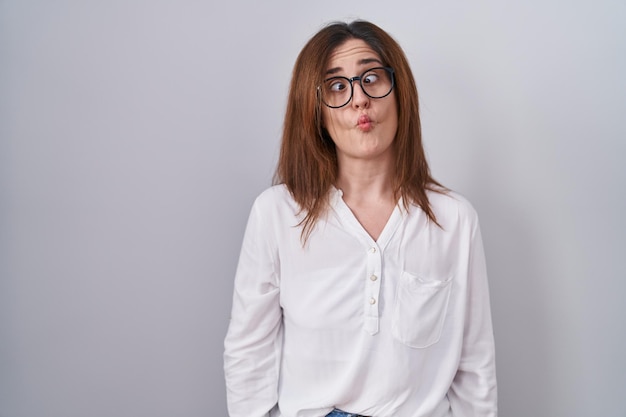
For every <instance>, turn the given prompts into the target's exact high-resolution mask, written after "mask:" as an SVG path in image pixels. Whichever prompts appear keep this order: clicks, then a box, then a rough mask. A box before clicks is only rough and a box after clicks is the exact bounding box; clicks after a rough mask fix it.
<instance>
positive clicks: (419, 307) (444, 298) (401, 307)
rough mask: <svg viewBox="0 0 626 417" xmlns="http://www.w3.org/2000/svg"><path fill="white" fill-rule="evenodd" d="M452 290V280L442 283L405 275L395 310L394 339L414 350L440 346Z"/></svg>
mask: <svg viewBox="0 0 626 417" xmlns="http://www.w3.org/2000/svg"><path fill="white" fill-rule="evenodd" d="M451 288H452V277H450V278H447V279H446V280H444V281H442V280H437V279H429V278H425V277H422V276H419V275H413V274H409V273H408V272H403V273H402V276H401V277H400V281H399V282H398V288H397V291H396V300H395V305H394V308H393V316H392V328H391V332H392V334H393V336H394V337H395V338H396V339H397V340H398V341H400V342H402V343H404V344H405V345H407V346H410V347H414V348H425V347H428V346H430V345H433V344H435V343H437V342H438V341H439V338H440V337H441V330H442V329H443V323H444V320H445V318H446V312H447V310H448V302H449V300H450V290H451Z"/></svg>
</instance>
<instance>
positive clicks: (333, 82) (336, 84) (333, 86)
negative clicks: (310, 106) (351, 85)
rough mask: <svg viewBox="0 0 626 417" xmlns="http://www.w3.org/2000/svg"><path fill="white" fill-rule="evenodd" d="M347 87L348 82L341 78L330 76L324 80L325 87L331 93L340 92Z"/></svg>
mask: <svg viewBox="0 0 626 417" xmlns="http://www.w3.org/2000/svg"><path fill="white" fill-rule="evenodd" d="M346 88H348V82H347V81H346V80H344V79H343V78H332V79H330V80H328V81H326V89H327V90H328V91H329V92H331V93H341V92H342V91H344V90H345V89H346Z"/></svg>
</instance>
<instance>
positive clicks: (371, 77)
mask: <svg viewBox="0 0 626 417" xmlns="http://www.w3.org/2000/svg"><path fill="white" fill-rule="evenodd" d="M379 78H380V77H379V75H378V74H377V73H376V72H370V73H369V74H366V75H364V76H363V83H365V84H374V83H375V82H376V81H378V79H379Z"/></svg>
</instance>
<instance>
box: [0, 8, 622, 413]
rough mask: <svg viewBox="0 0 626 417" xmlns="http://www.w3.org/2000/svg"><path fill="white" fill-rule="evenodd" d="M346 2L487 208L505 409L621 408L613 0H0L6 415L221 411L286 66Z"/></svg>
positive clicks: (482, 210) (447, 168)
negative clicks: (243, 269)
mask: <svg viewBox="0 0 626 417" xmlns="http://www.w3.org/2000/svg"><path fill="white" fill-rule="evenodd" d="M355 17H360V18H365V19H369V20H372V21H373V22H375V23H377V24H378V25H380V26H381V27H383V28H384V29H386V30H387V31H388V32H390V33H391V34H392V35H393V36H394V37H395V38H396V39H397V40H398V41H399V42H400V44H401V45H402V46H403V48H404V49H405V51H406V53H407V55H408V57H409V59H410V62H411V65H412V68H413V70H414V75H415V77H416V80H417V83H418V88H419V91H420V95H421V103H422V116H423V123H424V136H425V144H426V148H427V152H428V155H429V158H430V161H431V164H432V170H433V174H434V175H435V177H436V178H437V179H439V180H440V181H441V182H443V183H444V184H445V185H447V186H449V187H450V188H453V189H455V190H456V191H458V192H461V193H462V194H464V195H466V196H467V197H468V198H469V199H470V200H471V201H472V202H473V203H474V205H475V206H476V208H477V210H478V212H479V215H480V217H481V224H482V229H483V237H484V239H485V246H486V251H487V257H488V263H489V273H490V283H491V291H492V306H493V316H494V324H495V332H496V341H497V355H498V357H497V361H498V363H497V365H498V378H499V391H500V410H501V412H500V415H501V416H503V417H556V416H564V417H591V416H593V417H596V416H603V417H624V416H626V360H625V359H624V352H626V324H624V316H625V313H624V311H625V307H624V306H625V303H624V299H625V298H626V273H625V270H626V268H625V258H626V238H625V233H626V222H625V220H624V212H625V211H626V168H625V167H624V161H623V156H624V154H625V153H626V126H625V117H624V113H625V111H626V82H625V79H626V78H625V77H626V29H625V27H626V26H625V23H624V22H626V3H624V2H623V1H617V0H616V1H610V0H601V1H594V2H592V1H584V2H583V1H578V0H574V1H568V2H566V1H562V0H561V1H556V0H525V1H521V0H515V1H508V2H505V1H495V0H484V1H474V2H468V1H437V2H436V1H408V0H405V1H397V2H394V1H376V2H374V1H369V0H363V1H359V2H349V3H348V2H339V1H315V2H307V3H301V4H298V3H296V2H288V1H287V0H270V1H264V2H252V1H248V2H236V1H233V2H220V3H217V2H206V1H193V0H179V1H173V0H172V1H163V0H161V1H139V0H130V1H120V0H114V1H99V2H98V1H70V0H56V1H43V0H30V1H29V0H20V1H18V0H0V417H40V416H41V417H73V416H77V417H78V416H89V417H111V416H120V417H126V416H128V417H131V416H132V417H136V416H150V417H159V416H164V417H165V416H184V417H187V416H188V417H195V416H198V417H199V416H223V415H226V405H225V392H224V386H223V371H222V341H223V337H224V334H225V331H226V326H227V323H228V316H229V310H230V303H231V291H232V280H233V275H234V271H235V266H236V261H237V256H238V251H239V245H240V243H241V238H242V233H243V229H244V227H245V222H246V218H247V214H248V210H249V208H250V205H251V203H252V201H253V199H254V197H255V196H256V195H257V194H258V193H259V192H260V191H262V190H263V189H264V188H265V187H267V186H269V185H270V182H271V176H272V173H273V167H274V164H275V161H276V157H277V151H278V142H279V137H280V132H281V124H282V117H283V113H284V107H285V97H286V93H287V86H288V82H289V77H290V73H291V68H292V65H293V63H294V60H295V58H296V55H297V53H298V52H299V50H300V49H301V47H302V46H303V45H304V43H305V42H306V40H307V39H308V38H309V37H310V36H311V35H313V33H315V32H316V31H317V30H318V29H319V28H320V27H321V26H322V25H323V24H324V23H326V22H328V21H331V20H336V19H339V20H350V19H353V18H355ZM390 360H391V359H390Z"/></svg>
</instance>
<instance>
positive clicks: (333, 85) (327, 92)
mask: <svg viewBox="0 0 626 417" xmlns="http://www.w3.org/2000/svg"><path fill="white" fill-rule="evenodd" d="M392 71H393V70H392V69H391V68H386V67H376V68H370V69H368V70H367V71H365V72H363V74H361V75H360V76H359V77H353V78H352V79H350V78H347V77H330V78H327V79H325V80H324V82H323V84H322V86H321V93H322V100H323V102H324V104H326V105H327V106H329V107H333V108H337V107H343V106H345V105H346V104H348V103H349V102H350V99H352V94H353V91H354V86H353V82H354V81H358V82H359V85H360V86H361V88H362V89H363V92H364V93H365V94H367V95H368V96H369V97H370V98H382V97H385V96H387V95H389V93H391V90H392V89H393V75H392Z"/></svg>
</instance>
